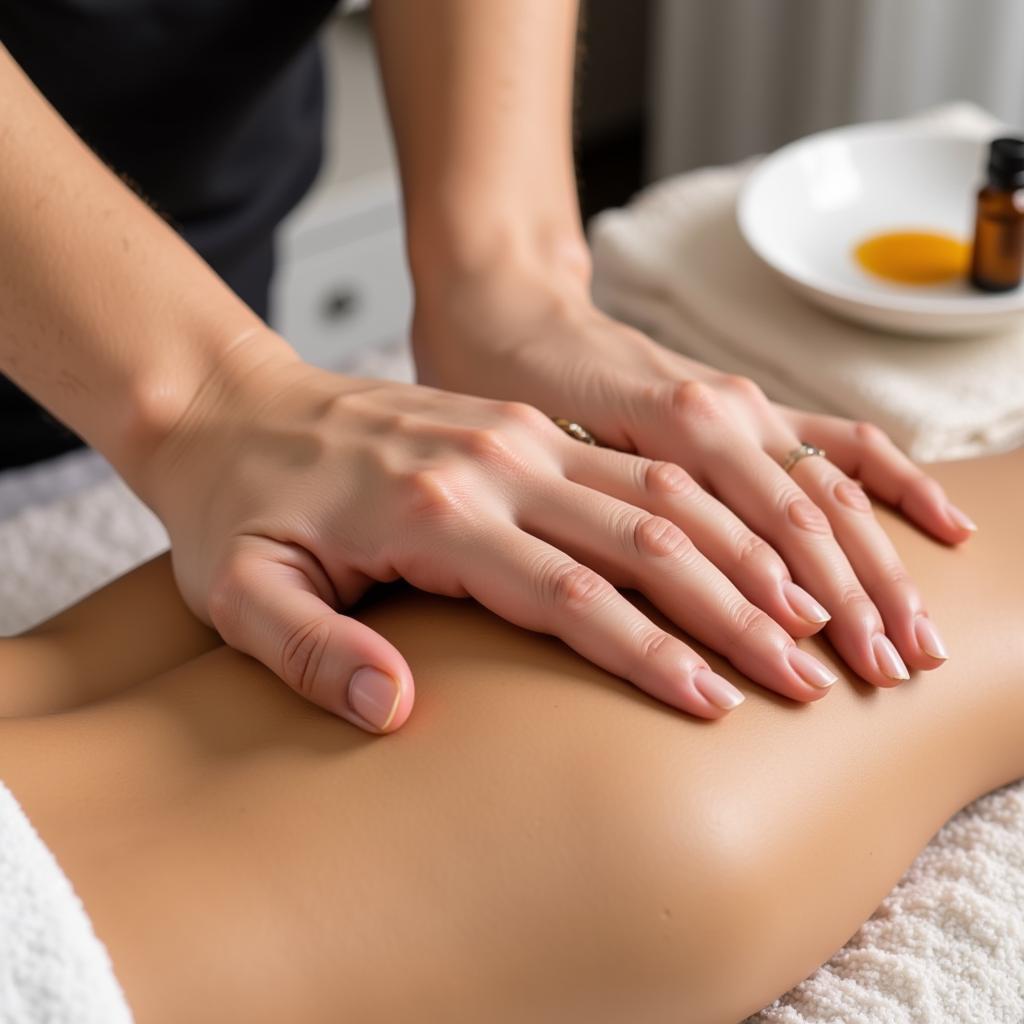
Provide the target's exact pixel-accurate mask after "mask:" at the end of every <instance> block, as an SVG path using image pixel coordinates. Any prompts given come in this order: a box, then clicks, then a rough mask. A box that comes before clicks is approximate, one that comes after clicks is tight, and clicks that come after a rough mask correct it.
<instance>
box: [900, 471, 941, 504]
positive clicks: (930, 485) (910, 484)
mask: <svg viewBox="0 0 1024 1024" xmlns="http://www.w3.org/2000/svg"><path fill="white" fill-rule="evenodd" d="M906 490H907V491H908V492H909V493H913V494H916V495H918V496H919V497H921V498H924V499H925V500H928V499H931V500H933V501H945V500H946V492H945V491H944V490H943V489H942V484H940V483H939V481H938V480H936V479H935V478H934V477H930V476H929V475H928V474H927V473H923V472H921V471H920V470H917V471H915V472H914V473H913V475H912V476H911V477H910V479H909V480H908V481H907V487H906Z"/></svg>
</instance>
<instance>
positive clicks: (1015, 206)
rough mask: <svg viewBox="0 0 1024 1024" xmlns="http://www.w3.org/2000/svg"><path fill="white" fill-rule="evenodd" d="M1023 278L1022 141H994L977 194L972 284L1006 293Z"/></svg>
mask: <svg viewBox="0 0 1024 1024" xmlns="http://www.w3.org/2000/svg"><path fill="white" fill-rule="evenodd" d="M1022 277H1024V140H1022V139H1009V138H1007V139H996V140H995V141H994V142H993V143H992V145H991V146H990V147H989V154H988V180H987V181H986V182H985V184H984V186H982V188H981V189H980V191H979V192H978V215H977V221H976V223H975V228H974V249H973V251H972V254H971V284H973V285H974V287H975V288H980V289H981V290H982V291H986V292H1007V291H1010V290H1011V289H1013V288H1016V287H1017V286H1018V285H1019V284H1020V283H1021V278H1022Z"/></svg>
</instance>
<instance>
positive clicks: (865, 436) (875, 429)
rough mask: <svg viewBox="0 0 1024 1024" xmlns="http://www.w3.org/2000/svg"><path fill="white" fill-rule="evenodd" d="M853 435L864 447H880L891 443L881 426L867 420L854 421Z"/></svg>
mask: <svg viewBox="0 0 1024 1024" xmlns="http://www.w3.org/2000/svg"><path fill="white" fill-rule="evenodd" d="M853 436H854V437H855V438H856V439H857V440H858V441H859V442H860V443H861V444H862V445H864V447H866V448H881V447H884V446H885V445H887V444H890V443H891V442H890V441H889V435H888V434H887V433H886V432H885V431H884V430H883V429H882V428H881V427H879V426H876V425H875V424H874V423H869V422H868V421H867V420H860V421H859V422H857V423H854V425H853Z"/></svg>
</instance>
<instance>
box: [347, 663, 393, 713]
mask: <svg viewBox="0 0 1024 1024" xmlns="http://www.w3.org/2000/svg"><path fill="white" fill-rule="evenodd" d="M401 695H402V690H401V687H400V686H399V685H398V682H397V680H395V679H392V678H391V676H388V675H385V674H384V673H383V672H379V671H377V669H375V668H370V667H369V666H365V667H363V668H357V669H356V670H355V672H353V673H352V678H351V679H350V680H349V682H348V706H349V707H350V708H351V709H352V710H353V711H354V712H355V713H356V714H357V715H360V716H361V717H363V718H365V719H366V721H368V722H369V723H370V725H375V726H376V727H377V728H378V729H386V728H387V727H388V726H389V725H390V724H391V719H392V718H394V717H395V712H396V711H397V710H398V699H399V697H401Z"/></svg>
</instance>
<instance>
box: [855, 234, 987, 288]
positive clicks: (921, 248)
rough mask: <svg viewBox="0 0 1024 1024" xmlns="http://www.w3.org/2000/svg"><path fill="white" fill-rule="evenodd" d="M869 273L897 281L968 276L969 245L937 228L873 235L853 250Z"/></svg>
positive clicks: (914, 282) (924, 281)
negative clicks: (935, 229)
mask: <svg viewBox="0 0 1024 1024" xmlns="http://www.w3.org/2000/svg"><path fill="white" fill-rule="evenodd" d="M853 256H854V259H855V260H856V261H857V263H858V264H859V265H860V266H861V267H863V268H864V269H865V270H866V271H867V272H868V273H869V274H874V276H875V277H881V278H884V279H885V280H886V281H894V282H896V283H897V284H909V285H929V284H941V283H942V282H944V281H952V280H954V279H955V278H958V277H959V278H962V277H966V276H967V271H968V268H969V266H970V261H971V247H970V245H968V243H967V242H963V241H961V240H960V239H959V238H954V237H953V236H952V235H944V234H940V233H939V232H937V231H890V232H885V233H883V234H880V235H872V236H871V237H870V238H866V239H865V240H864V241H863V242H860V243H859V244H858V245H857V246H856V247H855V248H854V250H853Z"/></svg>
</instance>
